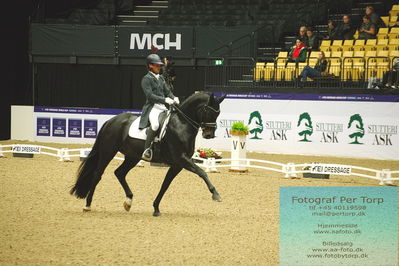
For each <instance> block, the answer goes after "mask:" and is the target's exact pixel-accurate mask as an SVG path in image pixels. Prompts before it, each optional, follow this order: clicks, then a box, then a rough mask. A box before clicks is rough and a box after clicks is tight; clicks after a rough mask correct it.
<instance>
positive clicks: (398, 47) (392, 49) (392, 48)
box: [388, 45, 399, 51]
mask: <svg viewBox="0 0 399 266" xmlns="http://www.w3.org/2000/svg"><path fill="white" fill-rule="evenodd" d="M388 50H389V51H395V50H399V45H388Z"/></svg>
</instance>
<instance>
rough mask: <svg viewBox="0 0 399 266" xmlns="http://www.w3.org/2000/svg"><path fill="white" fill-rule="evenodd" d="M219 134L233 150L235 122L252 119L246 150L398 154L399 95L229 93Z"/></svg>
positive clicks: (213, 143) (214, 144)
mask: <svg viewBox="0 0 399 266" xmlns="http://www.w3.org/2000/svg"><path fill="white" fill-rule="evenodd" d="M220 108H221V113H220V116H219V118H218V120H217V126H218V128H217V131H216V135H217V137H216V138H215V139H209V140H205V139H201V138H197V146H199V147H211V148H212V149H218V150H229V149H230V145H231V138H230V135H229V130H230V128H231V125H232V124H233V123H234V122H237V121H241V122H243V123H244V124H248V125H249V128H250V134H249V135H248V136H247V150H248V151H257V152H265V153H278V154H303V155H325V156H338V157H348V158H372V159H390V160H399V135H398V126H399V116H398V114H399V95H330V96H329V95H313V94H276V93H274V94H273V93H269V94H228V95H227V98H226V99H225V100H224V101H223V102H222V103H221V107H220Z"/></svg>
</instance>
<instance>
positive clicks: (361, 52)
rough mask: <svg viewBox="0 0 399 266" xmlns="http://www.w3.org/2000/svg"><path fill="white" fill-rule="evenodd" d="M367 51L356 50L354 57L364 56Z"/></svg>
mask: <svg viewBox="0 0 399 266" xmlns="http://www.w3.org/2000/svg"><path fill="white" fill-rule="evenodd" d="M364 54H365V52H364V51H355V52H354V53H353V56H354V57H364Z"/></svg>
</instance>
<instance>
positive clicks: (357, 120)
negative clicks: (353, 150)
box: [348, 114, 364, 144]
mask: <svg viewBox="0 0 399 266" xmlns="http://www.w3.org/2000/svg"><path fill="white" fill-rule="evenodd" d="M348 129H350V134H349V138H351V139H353V138H354V139H355V140H354V141H353V142H350V143H349V144H363V143H360V142H359V140H358V138H363V136H364V124H363V119H362V117H361V116H360V115H359V114H354V115H352V116H351V117H350V119H349V124H348Z"/></svg>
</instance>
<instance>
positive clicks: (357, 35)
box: [353, 30, 359, 39]
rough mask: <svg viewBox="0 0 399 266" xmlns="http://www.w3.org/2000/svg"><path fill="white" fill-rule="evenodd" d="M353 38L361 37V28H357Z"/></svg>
mask: <svg viewBox="0 0 399 266" xmlns="http://www.w3.org/2000/svg"><path fill="white" fill-rule="evenodd" d="M353 38H355V39H358V38H359V30H356V32H355V34H354V35H353Z"/></svg>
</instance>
